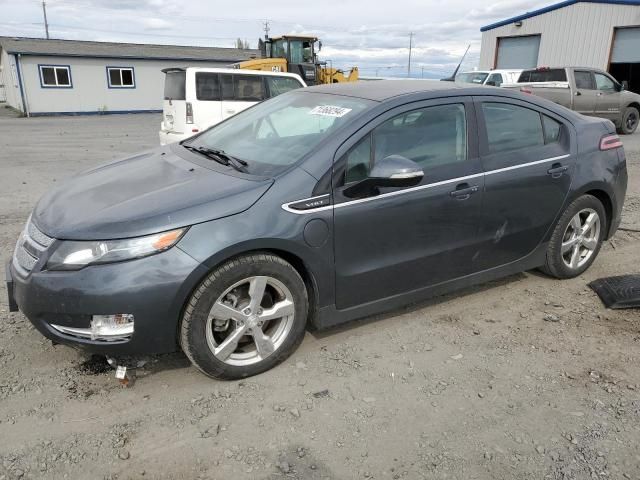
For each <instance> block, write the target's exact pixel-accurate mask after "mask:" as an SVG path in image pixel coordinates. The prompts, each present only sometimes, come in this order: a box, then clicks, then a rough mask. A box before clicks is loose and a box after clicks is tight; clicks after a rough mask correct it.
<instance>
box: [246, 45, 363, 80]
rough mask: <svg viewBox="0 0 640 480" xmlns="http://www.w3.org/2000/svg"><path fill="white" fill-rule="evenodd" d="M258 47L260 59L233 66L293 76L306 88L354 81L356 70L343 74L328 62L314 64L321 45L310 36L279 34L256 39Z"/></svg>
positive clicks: (354, 68) (356, 78) (356, 77)
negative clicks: (286, 73)
mask: <svg viewBox="0 0 640 480" xmlns="http://www.w3.org/2000/svg"><path fill="white" fill-rule="evenodd" d="M258 47H259V49H260V53H261V58H255V59H251V60H246V61H244V62H240V63H236V64H235V65H234V67H236V68H242V69H248V70H266V71H269V72H289V73H297V74H298V75H300V77H301V78H302V79H303V80H304V81H305V83H306V84H307V85H319V84H323V83H342V82H355V81H357V80H358V67H353V68H352V69H351V70H350V71H349V72H348V73H346V72H344V71H343V70H340V69H337V68H333V67H332V66H331V65H330V64H329V63H330V62H320V61H318V52H319V51H320V49H321V48H322V42H321V41H320V40H319V39H318V38H317V37H314V36H308V35H283V36H281V37H273V38H267V39H266V40H262V39H260V40H259V42H258ZM316 47H317V49H316Z"/></svg>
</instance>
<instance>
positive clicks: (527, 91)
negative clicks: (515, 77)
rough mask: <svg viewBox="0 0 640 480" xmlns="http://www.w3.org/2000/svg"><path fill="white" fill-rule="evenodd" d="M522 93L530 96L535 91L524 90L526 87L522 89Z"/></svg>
mask: <svg viewBox="0 0 640 480" xmlns="http://www.w3.org/2000/svg"><path fill="white" fill-rule="evenodd" d="M520 91H521V92H522V93H528V94H532V93H533V91H531V90H529V89H528V88H524V87H522V88H520Z"/></svg>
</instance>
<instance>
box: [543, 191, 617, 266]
mask: <svg viewBox="0 0 640 480" xmlns="http://www.w3.org/2000/svg"><path fill="white" fill-rule="evenodd" d="M605 228H606V216H605V211H604V207H603V206H602V203H601V202H600V200H598V199H597V198H596V197H594V196H592V195H583V196H582V197H580V198H578V199H577V200H575V201H574V202H573V203H571V205H569V207H567V209H566V210H565V212H564V213H563V214H562V216H561V217H560V220H559V221H558V223H557V225H556V227H555V230H554V231H553V235H552V236H551V241H550V242H549V246H548V248H547V261H546V264H545V266H544V267H543V270H544V271H545V272H546V273H547V274H549V275H551V276H553V277H556V278H573V277H577V276H578V275H580V274H581V273H583V272H584V271H585V270H586V269H587V268H589V267H590V266H591V264H592V263H593V261H594V260H595V258H596V256H597V255H598V252H599V251H600V247H601V246H602V240H603V239H604V236H605Z"/></svg>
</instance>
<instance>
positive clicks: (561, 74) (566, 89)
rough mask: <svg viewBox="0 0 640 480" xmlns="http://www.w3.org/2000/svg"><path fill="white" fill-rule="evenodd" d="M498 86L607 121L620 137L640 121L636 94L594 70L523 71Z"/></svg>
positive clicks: (551, 69)
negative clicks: (511, 80)
mask: <svg viewBox="0 0 640 480" xmlns="http://www.w3.org/2000/svg"><path fill="white" fill-rule="evenodd" d="M502 87H503V88H514V89H518V90H520V91H522V92H525V93H530V94H533V95H538V96H540V97H544V98H546V99H548V100H551V101H553V102H556V103H559V104H560V105H563V106H565V107H567V108H570V109H571V110H575V111H576V112H578V113H582V114H584V115H592V116H595V117H602V118H607V119H609V120H611V121H612V122H613V123H614V124H615V126H616V128H617V129H618V131H619V132H620V133H624V134H631V133H633V132H634V131H635V130H636V128H637V127H638V122H639V121H640V95H638V94H636V93H633V92H629V91H627V90H625V89H624V87H623V86H622V85H621V84H620V83H618V82H617V81H616V80H615V79H614V78H613V77H612V76H611V75H609V74H608V73H606V72H603V71H602V70H598V69H594V68H580V67H564V68H537V69H532V70H523V71H522V73H521V74H520V77H519V78H518V81H517V82H516V83H503V84H502Z"/></svg>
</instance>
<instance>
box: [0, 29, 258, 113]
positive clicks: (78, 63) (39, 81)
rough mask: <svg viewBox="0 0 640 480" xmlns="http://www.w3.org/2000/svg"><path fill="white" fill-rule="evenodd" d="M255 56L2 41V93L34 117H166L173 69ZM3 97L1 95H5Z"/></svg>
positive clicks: (115, 45)
mask: <svg viewBox="0 0 640 480" xmlns="http://www.w3.org/2000/svg"><path fill="white" fill-rule="evenodd" d="M256 55H257V52H256V51H254V50H239V49H235V48H214V47H211V48H210V47H180V46H171V45H138V44H120V43H105V42H80V41H73V40H43V39H24V38H9V37H0V85H4V87H0V88H1V89H3V90H4V96H5V97H6V103H7V104H8V105H9V106H11V107H13V108H15V109H16V110H19V111H21V112H23V113H25V114H26V115H29V116H38V115H63V114H71V115H73V114H108V113H136V112H160V111H162V102H163V88H164V74H163V73H162V70H163V69H165V68H170V67H183V68H185V67H188V66H202V67H221V66H228V65H230V64H232V63H235V62H238V61H242V60H246V59H249V58H252V57H254V56H256ZM0 94H1V92H0Z"/></svg>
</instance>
